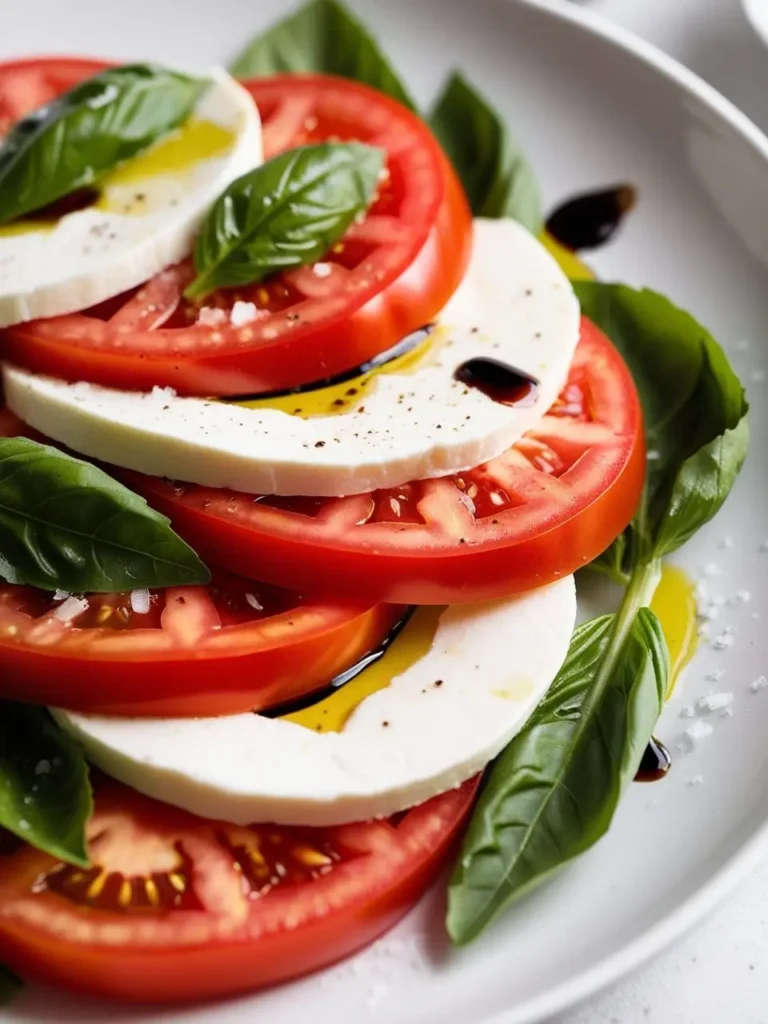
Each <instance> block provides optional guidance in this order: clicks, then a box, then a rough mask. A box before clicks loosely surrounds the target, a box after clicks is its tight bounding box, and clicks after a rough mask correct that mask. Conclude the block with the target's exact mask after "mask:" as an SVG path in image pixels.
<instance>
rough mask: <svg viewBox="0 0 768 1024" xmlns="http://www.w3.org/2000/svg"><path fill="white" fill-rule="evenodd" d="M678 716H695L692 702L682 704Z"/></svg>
mask: <svg viewBox="0 0 768 1024" xmlns="http://www.w3.org/2000/svg"><path fill="white" fill-rule="evenodd" d="M680 717H681V718H695V717H696V708H695V707H694V706H693V704H684V705H683V707H681V708H680Z"/></svg>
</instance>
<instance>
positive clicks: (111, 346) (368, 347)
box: [0, 66, 472, 396]
mask: <svg viewBox="0 0 768 1024" xmlns="http://www.w3.org/2000/svg"><path fill="white" fill-rule="evenodd" d="M2 80H3V68H2V66H0V87H1V86H2ZM245 85H246V88H248V89H249V90H250V91H251V93H252V94H253V95H254V97H255V99H256V100H257V102H259V103H261V102H262V97H264V98H265V100H266V99H269V101H270V102H271V97H272V96H273V95H274V94H276V93H277V94H280V93H281V92H285V94H286V96H288V97H289V98H291V97H292V96H293V94H294V93H296V92H299V93H301V91H302V90H304V91H305V92H306V91H308V92H310V93H311V92H312V91H313V90H315V91H317V93H318V95H319V96H320V97H321V98H320V100H319V101H318V102H319V103H322V102H324V100H323V97H324V96H326V95H327V96H328V97H329V98H328V99H327V102H328V104H329V106H331V107H333V109H334V110H335V109H338V108H339V107H340V105H341V103H340V100H339V95H341V96H348V97H349V98H350V99H349V102H350V103H351V104H352V103H354V105H355V109H357V110H358V111H361V113H359V115H358V116H359V117H361V118H363V117H365V113H364V111H365V109H366V106H369V107H375V108H376V110H377V111H378V117H379V121H386V120H387V118H389V119H391V121H392V123H393V124H397V125H398V126H399V129H398V130H400V131H403V130H404V126H406V125H407V126H408V131H409V132H410V136H411V137H412V139H418V140H419V141H418V151H417V153H416V155H410V156H408V155H406V156H402V155H400V156H397V155H396V156H394V157H393V158H392V159H393V160H394V161H395V162H397V161H398V160H399V161H400V163H399V164H398V166H400V164H402V167H406V168H409V169H410V171H409V173H410V174H411V177H412V178H413V180H411V181H410V183H409V186H408V188H409V191H407V193H406V194H407V204H408V211H409V212H408V215H407V216H405V215H404V214H400V215H399V217H398V218H394V217H393V218H388V217H387V216H385V217H381V218H380V220H384V221H386V220H387V219H395V220H396V221H397V235H398V241H397V243H396V244H395V243H394V242H391V241H389V242H387V243H385V244H380V245H379V246H378V252H379V253H380V254H383V253H385V252H392V253H394V252H395V251H397V252H398V253H399V255H398V256H397V257H394V256H392V257H390V258H387V259H385V258H384V257H383V256H382V257H381V261H380V262H376V261H377V259H378V256H377V249H374V251H373V254H372V255H371V256H370V257H366V258H365V259H363V260H362V263H361V264H360V265H359V266H358V267H357V268H356V271H355V273H356V274H357V277H356V278H355V286H354V289H350V290H349V292H348V293H344V294H343V295H342V296H341V297H340V296H339V295H337V294H336V295H334V294H331V296H330V297H329V298H327V299H315V300H314V301H313V302H310V303H308V304H307V303H306V302H305V303H303V304H302V303H299V304H298V305H297V306H296V307H295V309H296V310H298V311H299V312H298V313H295V314H293V313H292V314H290V315H289V316H288V317H287V322H286V317H285V316H284V315H278V314H277V313H275V315H274V316H271V317H269V318H267V320H266V321H264V322H262V323H259V322H257V323H255V324H253V325H249V326H248V327H247V328H245V329H241V330H236V329H235V328H233V327H229V326H227V327H223V328H220V329H213V328H207V327H201V326H200V325H197V324H195V325H192V326H189V325H188V324H187V325H186V326H179V327H170V326H159V327H157V329H153V330H138V331H133V332H132V333H130V332H129V333H125V332H120V328H115V330H114V331H111V330H110V326H109V323H108V321H107V322H105V321H103V320H101V319H98V318H96V317H94V316H89V315H87V314H72V315H67V316H61V317H56V318H52V319H50V320H44V321H33V322H31V323H25V324H18V325H15V326H13V327H11V328H8V329H7V330H6V331H4V332H3V334H2V339H1V346H2V351H3V355H4V356H5V357H6V358H7V359H9V360H10V361H12V362H15V363H18V364H19V365H22V366H24V367H26V368H27V369H29V370H32V371H34V372H38V373H45V374H49V375H51V376H55V377H60V378H63V379H66V380H73V381H77V380H87V381H90V382H92V383H95V384H104V385H107V386H113V387H120V388H124V389H129V390H140V391H148V390H151V389H152V388H153V387H154V386H156V385H160V386H167V387H172V388H174V389H175V390H176V391H177V392H178V393H179V394H183V395H206V396H210V395H238V394H257V393H259V392H264V391H271V390H283V389H287V388H291V387H295V386H298V385H300V384H305V383H311V382H313V381H315V380H320V379H323V378H326V377H331V376H334V375H336V374H339V373H342V372H345V371H348V370H350V369H354V368H355V367H357V366H359V365H361V364H363V363H365V362H367V361H368V360H370V359H371V358H373V357H374V356H376V355H378V354H379V353H380V352H382V351H384V350H386V349H388V348H390V347H392V345H393V344H395V343H396V342H398V341H399V340H400V339H401V338H403V337H404V336H405V335H407V334H409V333H411V332H412V331H413V330H415V329H416V328H418V327H421V326H423V325H424V324H425V323H428V322H429V321H431V320H432V319H433V318H434V317H435V316H436V315H437V313H438V312H439V311H440V310H441V309H442V308H443V306H444V305H445V304H446V302H447V301H448V299H449V298H450V296H451V295H452V294H453V292H454V291H455V290H456V288H457V287H458V285H459V283H460V282H461V279H462V277H463V276H464V272H465V270H466V266H467V263H468V260H469V251H470V245H471V228H472V217H471V212H470V210H469V206H468V204H467V200H466V198H465V196H464V192H463V190H462V188H461V185H460V183H459V181H458V178H457V177H456V174H455V173H454V171H453V169H452V168H451V166H450V164H449V162H448V160H447V159H446V157H445V155H444V154H443V152H442V150H441V149H440V147H439V146H438V144H437V143H436V141H435V140H434V138H433V137H432V136H431V133H430V132H429V130H428V129H427V128H426V126H425V125H423V123H422V122H421V121H420V120H419V118H418V117H416V115H413V114H411V113H410V112H409V111H406V110H405V109H404V108H402V107H401V106H400V105H399V104H398V103H396V102H395V101H394V100H392V99H390V98H389V97H387V96H384V95H382V94H380V93H377V92H376V91H375V90H372V89H370V88H369V87H367V86H364V85H361V84H359V83H356V82H349V81H346V80H343V79H337V78H334V77H333V76H327V75H283V76H275V77H274V78H270V79H267V80H263V81H261V80H253V81H251V82H247V83H245ZM376 123H378V122H376ZM364 128H365V125H362V126H361V129H360V132H361V135H363V136H364V134H365V133H364V131H363V129H364ZM383 134H386V133H383ZM393 134H396V133H393ZM283 141H285V140H283ZM296 141H297V140H294V144H296ZM298 141H303V140H298ZM414 146H415V144H414ZM414 146H412V148H414ZM416 168H419V169H420V170H419V171H418V173H419V174H420V175H421V176H422V177H421V178H419V179H416V177H415V175H416V174H417V170H416ZM406 177H407V175H406ZM422 179H423V181H424V182H428V184H429V187H428V188H426V187H424V189H423V190H421V189H420V188H417V187H416V183H417V181H419V182H420V181H422ZM420 191H423V192H424V200H423V204H422V203H420V202H419V193H420ZM375 209H376V207H375V206H374V208H373V209H372V213H375ZM358 230H362V228H358ZM399 236H402V239H401V238H400V237H399ZM327 258H331V257H327ZM183 266H184V265H182V268H183ZM369 266H370V268H371V269H365V268H367V267H369ZM180 273H181V276H182V278H183V277H184V274H183V272H181V270H180ZM289 276H290V275H289ZM157 280H158V279H157V278H155V281H157ZM183 283H184V281H183V280H182V281H181V282H180V284H179V286H178V287H177V288H176V289H175V292H176V298H175V300H174V301H173V302H169V309H171V308H172V309H173V310H174V312H173V313H171V314H170V315H175V314H176V313H177V312H178V311H177V310H176V306H178V305H179V304H180V303H181V290H182V287H183ZM263 290H264V289H263V288H261V287H253V286H252V287H251V288H250V289H240V292H239V293H238V295H239V297H241V298H244V299H248V300H253V301H254V302H256V303H257V304H258V302H259V300H258V295H259V294H260V292H261V291H263ZM129 301H131V300H129ZM211 301H212V300H210V299H209V300H208V303H207V304H210V302H211ZM305 305H306V311H304V307H305ZM150 308H153V309H154V308H155V305H154V303H152V305H151V307H150ZM302 311H303V312H302ZM189 312H192V311H191V310H189ZM273 325H275V326H273ZM262 331H263V332H264V333H263V336H262V333H261V332H262ZM212 334H213V335H215V336H216V337H217V338H218V341H217V343H216V344H213V343H212V341H211V335H212ZM246 336H247V337H248V338H251V339H252V340H250V341H248V342H245V343H244V341H243V339H244V337H246Z"/></svg>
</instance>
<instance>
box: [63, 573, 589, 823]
mask: <svg viewBox="0 0 768 1024" xmlns="http://www.w3.org/2000/svg"><path fill="white" fill-rule="evenodd" d="M417 614H418V613H417ZM575 615H576V595H575V587H574V582H573V577H567V578H565V579H563V580H561V581H558V582H557V583H555V584H552V585H551V586H548V587H543V588H541V589H539V590H535V591H532V592H530V593H528V594H525V595H523V596H520V597H515V598H511V599H507V600H505V601H499V602H494V603H491V604H485V605H463V606H462V605H455V606H452V607H450V608H448V609H447V610H445V611H443V612H442V613H441V614H440V618H439V621H438V623H437V628H436V632H435V633H434V637H433V640H432V644H431V647H429V649H428V651H427V653H426V654H425V655H424V656H423V657H422V658H421V659H420V660H417V661H416V662H415V663H414V664H412V665H411V666H410V667H409V668H407V669H406V670H405V671H403V672H401V673H400V674H399V675H395V677H394V678H392V680H391V682H390V683H389V685H388V686H386V687H385V688H384V689H381V690H378V692H376V693H373V694H372V695H371V696H368V697H367V698H365V699H364V700H363V701H362V703H360V704H359V705H358V706H357V708H356V709H355V710H354V711H353V712H352V714H351V716H350V717H349V718H348V719H347V720H346V723H345V724H344V726H343V727H342V731H341V732H322V733H319V732H315V731H313V729H312V728H311V727H310V728H305V727H304V726H303V725H299V724H297V723H296V722H295V721H287V720H285V719H282V720H281V719H272V718H266V717H263V716H261V715H256V714H249V715H235V716H233V717H229V718H205V719H165V720H155V721H152V720H147V719H142V720H140V719H125V718H123V719H120V718H101V717H92V716H84V715H73V714H68V713H66V712H62V711H57V712H55V714H56V717H57V718H58V720H59V721H60V723H61V724H62V725H63V726H64V727H65V728H67V729H68V730H70V731H71V732H72V733H73V734H74V736H75V737H76V738H77V739H78V740H79V741H80V742H81V743H82V744H83V746H84V747H85V751H86V753H87V755H88V757H89V758H90V760H92V761H93V762H94V763H95V764H97V765H98V766H99V767H100V768H103V769H104V771H106V772H107V773H109V774H110V775H113V776H115V777H116V778H118V779H120V780H122V781H123V782H125V783H127V784H128V785H130V786H133V787H134V788H135V789H138V790H140V791H141V792H143V793H146V794H148V795H149V796H153V797H156V798H157V799H159V800H163V801H165V802H166V803H170V804H174V805H176V806H178V807H182V808H185V809H187V810H189V811H192V812H193V813H194V814H199V815H201V816H202V817H206V818H220V819H223V820H226V821H230V822H233V823H235V824H243V825H245V824H249V823H255V822H267V821H268V822H276V823H280V824H290V825H336V824H340V823H344V822H350V821H359V820H363V819H366V818H371V817H377V816H384V815H389V814H394V813H396V812H397V811H401V810H404V809H405V808H407V807H411V806H413V805H415V804H418V803H421V802H422V801H424V800H427V799H428V798H429V797H431V796H434V795H435V794H437V793H440V792H443V791H444V790H446V789H449V788H451V787H452V786H457V785H459V784H460V783H461V782H463V781H464V780H465V779H468V778H470V777H471V776H472V775H474V774H475V773H476V772H478V771H480V770H481V769H482V768H484V767H485V766H486V765H487V764H488V762H489V761H490V760H492V758H494V757H495V756H496V755H497V754H498V753H499V751H500V750H502V749H503V747H504V746H505V745H506V744H507V743H508V742H509V740H510V739H511V738H512V737H513V736H514V735H515V734H516V733H517V732H518V731H519V730H520V728H521V727H522V726H523V725H524V724H525V722H526V720H527V719H528V717H529V715H530V714H531V712H532V711H533V709H534V708H535V707H536V705H537V704H538V702H539V701H540V700H541V698H542V696H543V695H544V693H545V691H546V690H547V688H548V687H549V685H550V683H551V682H552V680H553V678H554V677H555V675H556V673H557V671H558V669H559V668H560V666H561V664H562V662H563V660H564V659H565V655H566V652H567V650H568V644H569V641H570V638H571V632H572V630H573V625H574V620H575ZM406 628H407V627H406ZM402 636H403V634H401V637H402ZM401 637H398V638H397V639H396V640H394V641H393V643H392V646H391V648H390V650H392V651H394V649H395V648H396V645H397V644H398V643H399V642H400V639H401ZM348 685H354V684H348ZM331 699H333V698H331Z"/></svg>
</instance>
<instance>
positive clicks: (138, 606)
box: [131, 590, 149, 615]
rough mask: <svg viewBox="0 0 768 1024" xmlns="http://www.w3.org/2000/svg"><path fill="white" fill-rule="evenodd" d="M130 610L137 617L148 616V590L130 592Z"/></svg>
mask: <svg viewBox="0 0 768 1024" xmlns="http://www.w3.org/2000/svg"><path fill="white" fill-rule="evenodd" d="M131 608H132V609H133V610H134V612H135V613H136V614H137V615H148V614H149V591H148V590H132V591H131Z"/></svg>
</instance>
